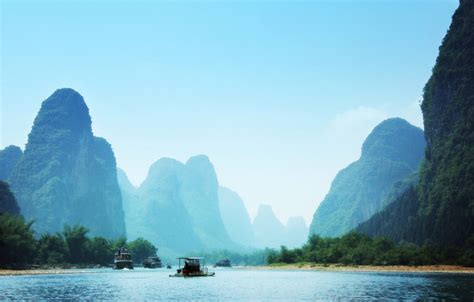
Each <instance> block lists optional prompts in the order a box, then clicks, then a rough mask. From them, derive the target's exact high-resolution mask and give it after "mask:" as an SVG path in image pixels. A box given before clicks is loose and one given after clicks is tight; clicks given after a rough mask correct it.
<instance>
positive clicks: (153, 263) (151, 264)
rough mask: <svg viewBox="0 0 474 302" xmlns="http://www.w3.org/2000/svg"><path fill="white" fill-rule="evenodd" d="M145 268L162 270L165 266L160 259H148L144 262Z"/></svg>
mask: <svg viewBox="0 0 474 302" xmlns="http://www.w3.org/2000/svg"><path fill="white" fill-rule="evenodd" d="M143 267H145V268H161V267H163V265H162V264H161V259H160V257H156V256H155V257H148V258H146V259H145V260H144V261H143Z"/></svg>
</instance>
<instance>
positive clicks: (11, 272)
mask: <svg viewBox="0 0 474 302" xmlns="http://www.w3.org/2000/svg"><path fill="white" fill-rule="evenodd" d="M84 273H92V272H90V271H86V270H84V269H76V268H45V269H3V268H2V269H0V278H1V277H2V276H32V275H64V274H84Z"/></svg>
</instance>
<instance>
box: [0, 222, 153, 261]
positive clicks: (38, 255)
mask: <svg viewBox="0 0 474 302" xmlns="http://www.w3.org/2000/svg"><path fill="white" fill-rule="evenodd" d="M32 225H33V222H25V220H24V219H23V218H22V217H21V216H18V215H8V214H1V215H0V255H1V257H0V266H1V267H7V268H24V267H28V266H31V265H39V266H61V267H68V266H79V267H82V266H91V265H100V266H107V265H110V264H111V263H112V262H113V256H114V253H115V251H116V250H117V249H118V248H121V247H126V248H127V249H129V250H130V251H131V252H132V255H133V259H134V261H135V262H138V263H141V262H142V261H143V259H145V258H146V257H148V256H154V255H156V252H157V249H156V247H155V246H154V245H153V244H151V243H150V242H149V241H147V240H145V239H143V238H138V239H136V240H134V241H131V242H127V239H126V238H118V239H115V240H108V239H106V238H103V237H99V236H96V237H90V236H88V232H89V230H88V229H87V228H85V227H83V226H80V225H75V226H65V227H64V230H63V231H62V232H60V233H56V234H42V235H41V236H39V237H35V233H34V231H33V230H32Z"/></svg>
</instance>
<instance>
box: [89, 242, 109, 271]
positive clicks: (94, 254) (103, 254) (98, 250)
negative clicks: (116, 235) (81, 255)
mask: <svg viewBox="0 0 474 302" xmlns="http://www.w3.org/2000/svg"><path fill="white" fill-rule="evenodd" d="M86 250H87V253H86V260H87V262H88V263H94V264H100V265H107V264H109V263H111V262H112V260H113V253H112V251H111V243H110V242H109V241H108V240H107V239H105V238H103V237H94V238H92V239H90V240H89V241H88V242H87V246H86Z"/></svg>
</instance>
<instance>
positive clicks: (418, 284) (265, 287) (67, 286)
mask: <svg viewBox="0 0 474 302" xmlns="http://www.w3.org/2000/svg"><path fill="white" fill-rule="evenodd" d="M214 271H215V272H216V276H215V277H207V278H187V279H184V278H169V276H168V275H169V274H170V273H171V272H172V271H171V270H166V269H156V270H147V269H142V268H137V269H135V270H133V271H113V270H111V269H96V270H93V269H91V270H86V272H85V273H84V272H78V273H70V274H59V275H29V276H24V275H23V276H2V277H0V299H2V300H3V299H32V300H45V299H46V300H48V299H68V300H77V299H89V300H91V299H92V300H97V299H101V300H159V299H163V300H206V301H207V300H234V301H235V300H245V301H248V300H259V301H273V300H287V301H291V300H293V301H294V300H334V299H338V298H352V299H407V300H415V299H461V300H470V301H472V300H474V276H473V275H463V274H433V273H367V272H330V271H329V272H328V271H296V270H295V271H287V270H282V271H279V270H246V269H215V270H214Z"/></svg>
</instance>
